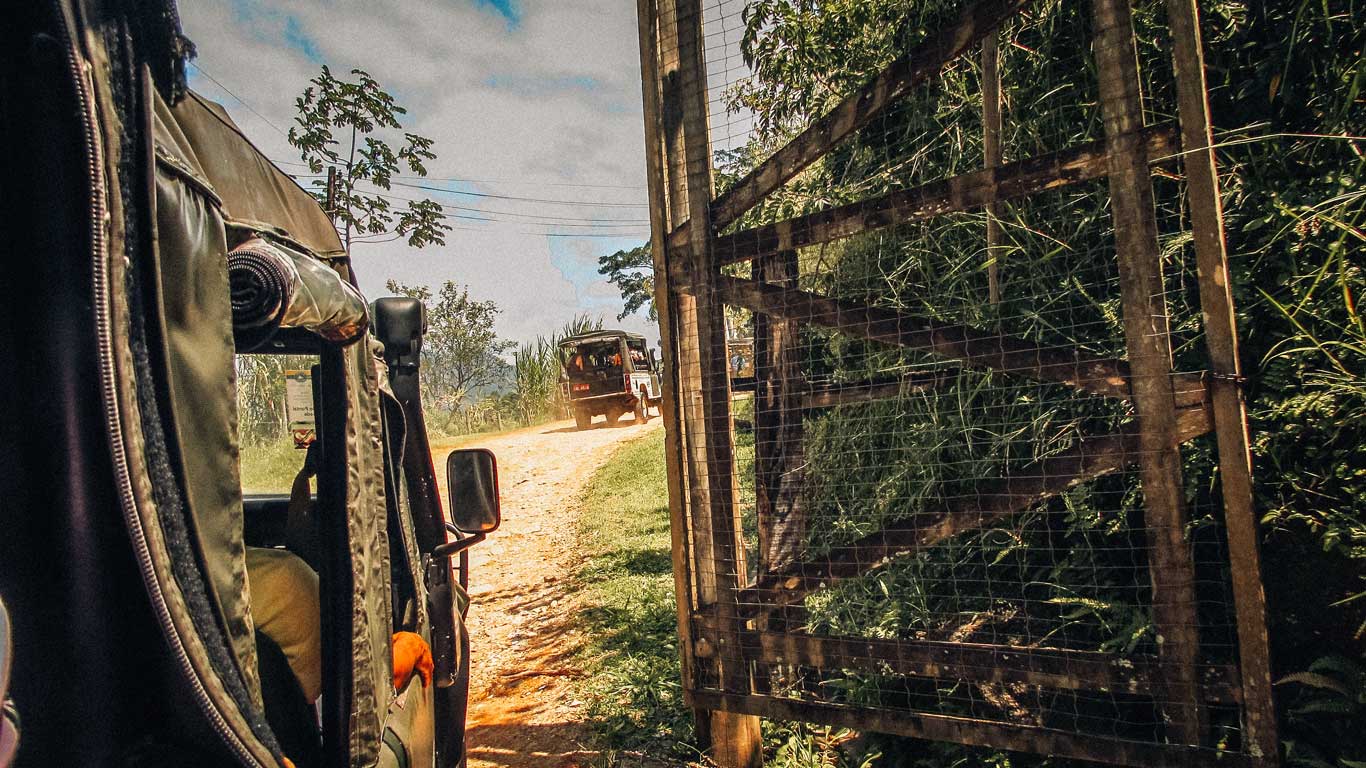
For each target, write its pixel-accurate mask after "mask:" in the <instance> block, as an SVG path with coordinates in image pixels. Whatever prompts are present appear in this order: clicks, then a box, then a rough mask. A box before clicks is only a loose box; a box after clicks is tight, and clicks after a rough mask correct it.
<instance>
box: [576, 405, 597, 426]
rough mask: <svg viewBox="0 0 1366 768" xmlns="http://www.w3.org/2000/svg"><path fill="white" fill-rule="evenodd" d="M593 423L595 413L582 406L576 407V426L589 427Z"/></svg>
mask: <svg viewBox="0 0 1366 768" xmlns="http://www.w3.org/2000/svg"><path fill="white" fill-rule="evenodd" d="M592 424H593V414H591V413H589V412H588V411H585V410H583V409H582V408H575V409H574V426H576V427H578V428H579V429H588V427H589V426H591V425H592Z"/></svg>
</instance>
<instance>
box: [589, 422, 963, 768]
mask: <svg viewBox="0 0 1366 768" xmlns="http://www.w3.org/2000/svg"><path fill="white" fill-rule="evenodd" d="M581 501H582V503H581V508H582V509H583V510H584V512H583V514H582V515H581V516H580V518H579V528H578V531H577V533H578V541H579V546H580V547H581V548H582V550H583V552H584V554H585V555H586V556H587V557H586V559H585V561H584V563H583V565H582V566H580V568H579V570H578V572H577V573H576V574H575V577H576V579H577V581H578V583H579V588H580V590H581V592H580V594H581V595H582V599H583V603H582V607H581V608H580V614H579V617H578V618H579V621H578V624H579V627H580V629H581V630H582V631H583V633H584V636H585V637H587V638H588V640H587V641H586V643H585V645H584V647H583V648H582V649H581V655H582V657H581V663H582V665H583V668H584V671H585V672H586V673H587V674H586V675H585V676H584V678H583V682H582V683H580V690H579V695H580V696H581V697H582V698H583V700H584V702H585V704H586V707H587V722H588V725H589V727H590V728H591V729H592V731H593V734H594V736H595V737H596V739H597V741H598V746H599V747H600V748H601V749H602V750H603V755H602V757H601V758H599V760H598V762H597V765H599V766H602V767H603V768H615V766H620V765H632V766H639V765H647V764H648V765H660V766H666V765H683V764H685V763H686V764H691V765H697V764H699V763H698V762H695V761H698V760H699V751H698V748H697V743H696V740H695V736H694V734H693V725H692V713H691V712H690V711H689V710H688V709H687V707H685V706H684V704H683V691H682V685H681V683H680V672H679V661H678V625H677V618H676V614H675V612H674V588H673V562H672V558H671V557H670V554H669V550H670V541H669V501H668V487H667V485H666V480H665V470H664V433H663V432H662V431H661V432H655V433H653V434H651V435H650V436H649V437H646V438H643V439H641V440H636V441H633V442H630V443H627V444H626V445H624V446H622V447H621V448H619V449H617V451H616V453H615V454H613V456H612V458H611V459H610V460H609V461H608V462H607V464H606V465H605V466H603V468H602V469H600V470H599V471H598V473H597V474H596V475H594V476H593V478H592V480H590V481H589V483H588V487H587V489H586V490H585V491H584V495H583V497H582V500H581ZM763 725H764V737H765V738H764V741H765V747H766V748H765V752H766V754H767V759H766V763H765V764H766V765H768V766H770V768H863V767H864V766H866V765H868V762H867V759H868V758H869V757H872V755H871V754H870V753H869V752H867V751H865V750H864V749H857V748H856V749H855V750H854V752H855V754H854V755H849V754H847V752H848V747H847V746H844V742H845V741H847V740H848V737H849V732H847V731H845V730H843V729H835V728H826V727H822V726H811V725H801V724H788V723H772V722H769V721H764V723H763ZM946 765H947V763H946Z"/></svg>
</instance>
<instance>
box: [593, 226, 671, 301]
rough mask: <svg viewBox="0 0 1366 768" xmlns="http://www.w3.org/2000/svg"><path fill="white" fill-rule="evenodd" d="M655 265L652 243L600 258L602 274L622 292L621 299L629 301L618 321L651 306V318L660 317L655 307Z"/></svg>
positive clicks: (599, 272) (599, 268)
mask: <svg viewBox="0 0 1366 768" xmlns="http://www.w3.org/2000/svg"><path fill="white" fill-rule="evenodd" d="M654 267H655V263H654V258H653V256H652V255H651V253H650V244H649V243H646V244H644V245H641V246H638V247H635V248H632V249H630V250H629V251H626V250H623V251H617V252H616V253H613V254H611V255H609V256H603V257H601V258H599V259H598V274H601V275H606V276H607V282H609V283H611V284H613V285H615V286H616V287H617V290H619V291H621V299H622V301H624V302H625V303H626V306H625V309H623V310H622V312H621V314H619V315H617V319H618V320H623V319H625V318H626V316H627V315H629V314H631V313H632V312H635V311H636V310H638V309H640V308H641V307H646V308H647V314H648V315H649V317H650V319H651V320H658V319H659V313H658V312H657V311H656V309H655V273H654Z"/></svg>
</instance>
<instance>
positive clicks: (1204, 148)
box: [1167, 0, 1280, 765]
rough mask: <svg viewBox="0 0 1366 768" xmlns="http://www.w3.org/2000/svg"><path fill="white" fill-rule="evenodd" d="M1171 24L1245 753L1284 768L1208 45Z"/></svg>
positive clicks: (1171, 10) (1172, 2) (1190, 29)
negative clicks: (1207, 64)
mask: <svg viewBox="0 0 1366 768" xmlns="http://www.w3.org/2000/svg"><path fill="white" fill-rule="evenodd" d="M1167 23H1168V25H1169V27H1170V30H1171V42H1172V64H1173V67H1174V69H1175V71H1176V93H1177V109H1178V111H1179V115H1180V120H1181V148H1182V150H1183V155H1182V160H1183V164H1184V165H1185V169H1186V199H1187V201H1188V203H1189V204H1190V217H1191V232H1192V235H1193V236H1194V239H1195V259H1196V269H1197V271H1198V273H1199V276H1200V306H1201V310H1202V314H1203V315H1204V327H1205V346H1206V347H1207V349H1208V350H1209V357H1210V368H1211V371H1212V372H1213V374H1214V375H1213V377H1212V380H1211V381H1210V396H1211V400H1212V401H1213V405H1214V430H1215V435H1216V438H1217V444H1218V450H1219V480H1220V485H1221V487H1222V489H1223V495H1224V526H1225V528H1226V529H1227V534H1228V549H1229V561H1230V563H1229V565H1230V569H1231V570H1232V581H1233V602H1234V606H1235V608H1236V611H1237V623H1238V656H1239V659H1238V661H1239V663H1238V668H1239V673H1240V676H1241V681H1242V687H1243V711H1244V722H1243V744H1244V746H1243V748H1244V750H1246V751H1247V753H1248V754H1249V755H1250V756H1251V757H1252V758H1253V759H1254V760H1256V761H1257V762H1258V763H1260V764H1262V765H1277V764H1279V762H1280V747H1279V744H1278V741H1277V737H1276V709H1275V706H1274V704H1273V701H1272V693H1271V663H1270V649H1269V643H1268V640H1267V630H1266V595H1265V593H1264V592H1263V590H1262V564H1261V554H1260V552H1259V551H1258V547H1257V543H1258V535H1257V517H1256V513H1255V511H1254V508H1253V500H1252V455H1251V452H1250V451H1249V450H1248V437H1247V412H1246V407H1245V404H1244V402H1243V389H1242V384H1241V382H1242V370H1241V367H1240V363H1239V361H1238V332H1237V326H1236V323H1235V321H1234V315H1233V290H1232V283H1231V281H1230V279H1229V274H1228V252H1227V246H1226V243H1225V241H1224V208H1223V203H1222V202H1221V201H1220V199H1219V171H1218V165H1217V163H1216V160H1215V156H1214V140H1213V135H1212V132H1211V130H1210V113H1209V98H1208V96H1207V93H1208V91H1207V88H1206V85H1205V58H1204V46H1203V44H1202V42H1201V39H1200V13H1199V9H1198V8H1197V6H1196V3H1195V0H1167Z"/></svg>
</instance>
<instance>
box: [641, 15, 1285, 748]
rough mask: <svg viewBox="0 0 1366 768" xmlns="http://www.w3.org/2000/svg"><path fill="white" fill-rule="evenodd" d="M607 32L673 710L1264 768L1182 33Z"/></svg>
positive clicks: (1147, 26)
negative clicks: (659, 407) (641, 241)
mask: <svg viewBox="0 0 1366 768" xmlns="http://www.w3.org/2000/svg"><path fill="white" fill-rule="evenodd" d="M641 8H642V20H643V24H642V43H643V45H642V51H643V53H642V55H643V56H644V61H645V69H644V71H645V77H646V106H647V110H646V111H647V143H648V144H649V145H650V149H651V152H652V155H651V158H652V160H651V162H652V173H653V174H654V175H655V176H656V178H655V179H652V181H655V182H658V183H657V184H655V185H654V186H653V187H652V190H653V191H652V194H653V195H654V198H655V199H654V211H653V216H654V230H655V235H654V244H655V249H656V254H657V272H658V274H659V282H660V284H661V286H662V288H661V293H660V299H661V305H662V306H663V307H664V308H665V312H664V315H665V317H664V319H663V325H664V331H665V334H664V335H665V337H666V338H665V346H666V348H667V351H668V353H669V355H670V357H671V361H672V362H673V363H674V365H672V366H671V374H672V376H673V380H672V384H673V387H674V396H673V398H672V401H671V402H672V407H673V409H674V410H673V412H672V414H671V421H670V424H671V425H672V426H674V427H675V429H674V430H673V436H672V438H671V439H672V440H673V441H674V442H673V443H672V445H671V449H672V453H671V457H670V458H671V462H672V464H673V466H672V468H673V469H674V482H675V488H674V491H675V495H674V498H673V499H672V503H673V507H674V512H675V525H676V526H677V527H678V528H679V530H680V532H681V535H680V536H679V537H677V539H676V545H677V546H676V548H675V549H676V551H675V566H676V568H677V569H678V570H679V571H680V576H679V579H678V584H679V586H680V587H682V590H681V591H680V600H681V602H682V610H681V611H680V616H681V619H680V629H681V631H682V632H683V633H684V634H685V638H684V639H685V641H686V642H685V681H684V682H685V688H686V689H687V690H689V692H690V694H691V696H692V701H693V702H694V704H696V705H697V706H699V707H701V708H703V709H708V710H718V711H728V712H741V713H748V714H760V715H766V716H771V717H780V718H796V719H806V720H813V721H819V722H830V723H838V724H845V725H852V726H856V727H861V728H867V729H870V730H882V731H888V732H891V733H898V734H903V735H909V736H917V737H925V738H932V739H942V740H948V741H956V742H960V743H966V744H977V745H984V746H993V747H1000V748H1008V749H1017V750H1025V751H1035V752H1042V753H1050V754H1058V755H1064V756H1073V757H1080V758H1086V759H1092V760H1101V761H1105V762H1116V763H1127V764H1170V763H1173V762H1187V761H1194V760H1203V759H1214V758H1216V757H1218V758H1220V759H1224V760H1231V761H1238V760H1244V761H1249V762H1258V761H1262V760H1271V759H1274V757H1273V756H1274V751H1273V752H1268V750H1267V744H1273V745H1274V734H1270V727H1269V724H1268V723H1269V718H1268V717H1267V713H1268V712H1269V711H1270V709H1269V707H1270V704H1269V698H1268V691H1267V683H1268V681H1267V679H1266V670H1265V664H1266V660H1265V655H1264V647H1263V648H1262V649H1261V650H1259V645H1258V644H1259V643H1262V644H1264V642H1265V637H1264V635H1265V625H1264V616H1263V615H1262V606H1261V603H1260V600H1261V598H1260V588H1259V587H1257V586H1256V584H1257V578H1258V575H1257V562H1256V553H1255V549H1251V550H1249V547H1248V544H1249V542H1248V541H1245V540H1244V539H1245V538H1246V537H1242V536H1241V533H1240V532H1242V531H1243V530H1245V529H1246V528H1247V526H1250V525H1251V524H1252V522H1251V520H1250V508H1248V507H1247V505H1246V503H1245V501H1246V500H1245V499H1244V498H1243V497H1244V496H1245V495H1246V489H1245V487H1242V486H1239V485H1238V483H1239V482H1240V478H1241V479H1242V480H1245V478H1246V467H1245V466H1244V467H1243V468H1242V470H1241V473H1240V471H1239V470H1238V467H1237V462H1238V456H1239V448H1238V446H1239V445H1241V446H1242V447H1241V452H1242V456H1243V457H1244V462H1245V456H1246V444H1245V442H1242V443H1239V442H1238V441H1239V440H1244V439H1245V438H1243V437H1241V435H1242V430H1243V429H1244V426H1243V416H1242V412H1241V405H1240V404H1239V401H1238V400H1237V390H1236V381H1235V379H1236V366H1235V367H1234V369H1233V370H1231V371H1230V370H1228V369H1227V367H1228V364H1227V362H1226V361H1224V362H1221V360H1222V359H1223V358H1221V354H1222V352H1221V351H1222V350H1224V349H1226V348H1228V347H1230V346H1231V345H1233V344H1235V343H1236V340H1235V339H1234V338H1233V336H1232V333H1231V327H1230V326H1229V325H1227V324H1226V323H1225V324H1221V323H1219V322H1215V323H1213V324H1212V325H1209V326H1207V325H1206V322H1205V321H1202V316H1201V313H1202V309H1203V310H1205V311H1209V310H1210V307H1211V302H1213V303H1214V304H1215V305H1218V302H1219V301H1220V299H1219V295H1218V294H1219V291H1220V290H1222V291H1224V292H1225V294H1226V292H1227V285H1226V281H1225V282H1224V283H1223V284H1221V283H1220V281H1219V276H1218V274H1216V273H1217V272H1218V270H1217V269H1216V268H1217V267H1221V266H1222V259H1223V258H1224V257H1223V252H1222V249H1221V247H1220V243H1221V242H1222V240H1221V237H1222V234H1221V232H1219V231H1218V226H1219V225H1218V223H1217V216H1216V217H1215V218H1216V220H1215V223H1214V224H1213V225H1211V224H1210V223H1209V221H1208V219H1207V218H1200V217H1199V216H1196V215H1193V212H1192V206H1200V205H1207V204H1210V202H1211V200H1212V201H1213V204H1214V205H1215V206H1216V207H1217V190H1216V191H1215V192H1214V194H1213V197H1212V198H1211V196H1210V195H1209V194H1205V193H1204V192H1202V191H1201V190H1203V187H1202V188H1201V189H1196V188H1195V187H1193V186H1191V183H1190V182H1189V181H1188V176H1191V175H1192V174H1194V173H1196V172H1197V171H1198V169H1199V162H1200V159H1201V158H1202V157H1204V156H1205V155H1202V154H1201V150H1202V149H1205V148H1207V146H1208V139H1207V138H1206V139H1205V142H1206V143H1205V145H1204V146H1203V147H1202V146H1201V145H1199V144H1195V143H1192V137H1197V138H1198V136H1199V132H1200V130H1201V126H1202V125H1203V130H1204V132H1205V136H1206V137H1207V135H1208V126H1207V124H1206V123H1201V122H1200V121H1201V120H1202V119H1203V118H1198V116H1196V115H1194V113H1193V112H1191V111H1190V110H1191V109H1193V108H1192V107H1191V103H1186V102H1183V101H1182V99H1183V98H1185V96H1184V95H1183V94H1186V93H1188V92H1191V91H1190V89H1195V92H1199V93H1200V96H1201V98H1203V92H1202V91H1199V89H1202V88H1203V82H1202V81H1201V82H1200V83H1198V84H1196V85H1192V84H1191V83H1192V82H1193V81H1192V80H1191V78H1190V70H1191V66H1190V64H1191V61H1192V59H1190V58H1189V57H1190V56H1191V55H1192V51H1193V52H1194V55H1195V59H1193V61H1194V62H1196V63H1198V36H1196V37H1195V38H1194V41H1195V44H1194V48H1192V44H1191V41H1192V37H1191V35H1190V34H1189V30H1188V27H1187V26H1183V23H1184V22H1185V21H1187V20H1188V19H1186V18H1185V17H1184V16H1183V17H1182V18H1181V19H1175V18H1173V17H1171V16H1169V15H1168V13H1169V11H1170V12H1171V13H1172V14H1173V16H1175V15H1182V14H1185V13H1190V14H1192V16H1191V18H1194V17H1193V8H1192V7H1191V6H1188V5H1185V6H1183V3H1181V2H1175V0H1173V2H1169V3H1160V2H1146V1H1145V2H1138V3H1136V4H1133V5H1132V6H1131V5H1130V4H1129V3H1128V2H1127V0H1094V1H1093V2H1086V3H1077V2H1061V0H1053V1H1045V0H1041V1H1040V2H1022V1H1020V0H985V1H984V2H978V3H970V2H962V1H961V0H940V1H939V2H926V3H915V4H907V3H894V2H868V3H840V2H830V3H813V2H806V1H805V0H707V1H706V2H705V4H699V3H695V2H687V0H645V1H644V2H642V5H641ZM1183 9H1184V10H1183ZM1183 30H1185V31H1183ZM1183 55H1184V56H1186V57H1187V58H1186V59H1184V60H1183V59H1182V58H1181V56H1183ZM1174 57H1175V59H1174ZM1174 60H1176V61H1177V63H1178V66H1184V67H1185V72H1186V74H1185V75H1184V76H1185V77H1186V78H1187V79H1186V80H1183V81H1181V82H1180V83H1178V81H1177V80H1176V77H1175V68H1174V65H1173V61H1174ZM1178 85H1180V86H1182V87H1185V88H1187V89H1188V91H1186V92H1182V91H1179V88H1178ZM1178 102H1182V103H1180V104H1179V103H1178ZM1192 103H1193V102H1192ZM1178 117H1179V120H1178ZM1197 123H1199V124H1198V125H1197ZM1183 128H1184V129H1186V131H1187V133H1186V134H1185V136H1184V138H1183V134H1182V130H1183ZM1191 131H1194V132H1191ZM1192 153H1194V154H1192ZM1192 158H1194V159H1192ZM1211 167H1212V166H1211ZM1191 168H1195V169H1196V171H1191V170H1190V169H1191ZM1201 194H1204V197H1200V198H1199V199H1198V200H1197V199H1196V198H1197V197H1198V196H1199V195H1201ZM1188 198H1189V199H1188ZM1192 222H1195V224H1193V223H1192ZM1197 230H1199V231H1197ZM1211 235H1212V236H1213V238H1214V239H1210V236H1211ZM1202 238H1204V239H1203V240H1202ZM1197 242H1203V245H1201V249H1202V250H1200V252H1197V247H1196V246H1197ZM1224 300H1226V295H1225V299H1224ZM1216 308H1217V306H1216ZM1215 317H1216V320H1217V313H1215ZM1210 334H1215V335H1214V336H1211V335H1210ZM745 343H748V344H749V345H750V346H752V349H750V350H748V351H747V353H741V354H737V352H736V348H737V345H743V344H745ZM737 358H747V359H748V360H749V361H751V362H752V365H750V366H748V367H746V366H743V365H734V364H732V363H733V361H734V360H736V359H737ZM1216 436H1217V438H1218V439H1217V440H1216ZM1230 462H1232V464H1230ZM1221 465H1222V467H1221ZM1221 470H1222V471H1221ZM1231 482H1232V483H1234V484H1235V487H1233V492H1232V493H1231V492H1230V485H1229V483H1231ZM1230 498H1232V501H1230ZM1230 526H1233V528H1234V529H1236V530H1233V529H1231V528H1230ZM1249 573H1250V577H1249ZM1235 606H1236V608H1235ZM1259 632H1260V634H1259ZM1259 638H1260V639H1259Z"/></svg>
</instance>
